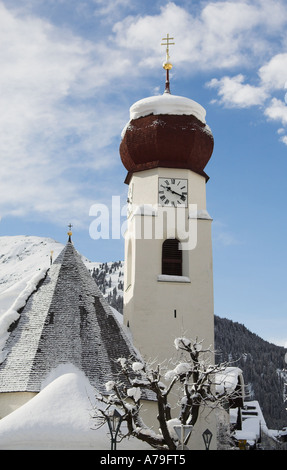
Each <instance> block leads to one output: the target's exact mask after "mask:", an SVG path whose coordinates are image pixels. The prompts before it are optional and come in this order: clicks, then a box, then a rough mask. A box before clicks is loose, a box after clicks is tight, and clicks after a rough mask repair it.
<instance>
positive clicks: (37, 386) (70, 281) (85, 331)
mask: <svg viewBox="0 0 287 470" xmlns="http://www.w3.org/2000/svg"><path fill="white" fill-rule="evenodd" d="M5 349H6V352H7V356H6V359H5V361H4V362H3V363H2V364H1V365H0V392H20V391H21V392H22V391H29V392H39V391H40V390H41V384H42V382H43V380H44V379H45V378H46V377H47V375H48V374H49V372H50V371H52V370H53V369H54V368H56V367H57V366H59V365H60V364H73V365H75V366H76V367H78V368H79V369H80V370H82V371H83V372H84V373H85V374H86V376H87V377H88V378H89V380H90V382H91V384H92V385H94V386H95V387H96V388H97V389H98V391H100V392H104V391H105V389H104V384H105V382H107V381H108V380H110V379H111V378H112V377H114V374H115V373H117V372H118V368H117V364H116V359H117V358H118V357H126V358H127V357H130V356H134V357H136V356H137V353H136V351H135V350H134V349H133V347H132V345H131V343H130V341H129V339H128V336H126V334H125V332H124V330H123V329H122V326H121V325H120V324H119V323H118V321H117V320H116V318H115V316H114V314H113V312H112V310H111V308H110V307H109V305H108V304H107V302H106V301H105V299H104V297H103V295H102V293H101V292H100V290H99V288H98V287H97V285H96V283H95V281H94V280H93V278H92V277H91V275H90V273H89V271H88V269H87V268H86V266H85V264H84V263H83V261H82V259H81V256H80V255H79V254H78V253H77V251H76V250H75V248H74V246H73V244H72V243H71V241H70V240H69V241H68V243H67V245H66V246H65V248H64V249H63V250H62V252H61V253H60V255H59V256H58V258H57V259H56V260H55V261H54V263H53V264H52V266H51V267H50V268H49V270H48V271H47V274H46V277H45V279H44V280H42V281H41V283H40V284H39V285H38V287H37V290H36V291H35V292H34V293H33V294H32V295H31V297H30V298H29V299H28V301H27V303H26V306H25V307H24V309H23V311H22V312H21V315H20V318H19V320H18V321H17V323H16V324H14V325H13V330H12V332H11V334H10V336H9V338H8V340H7V343H6V346H5Z"/></svg>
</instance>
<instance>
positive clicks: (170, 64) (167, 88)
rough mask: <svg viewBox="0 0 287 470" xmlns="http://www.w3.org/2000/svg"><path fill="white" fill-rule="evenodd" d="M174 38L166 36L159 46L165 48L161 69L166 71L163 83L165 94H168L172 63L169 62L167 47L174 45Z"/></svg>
mask: <svg viewBox="0 0 287 470" xmlns="http://www.w3.org/2000/svg"><path fill="white" fill-rule="evenodd" d="M173 39H174V38H170V37H169V34H167V35H166V38H162V41H166V42H162V43H161V45H162V46H166V61H165V62H164V63H163V68H164V69H165V70H166V82H165V90H164V92H165V93H170V86H169V71H170V70H171V69H172V63H171V62H170V55H169V46H172V45H174V44H175V43H174V42H170V41H172V40H173Z"/></svg>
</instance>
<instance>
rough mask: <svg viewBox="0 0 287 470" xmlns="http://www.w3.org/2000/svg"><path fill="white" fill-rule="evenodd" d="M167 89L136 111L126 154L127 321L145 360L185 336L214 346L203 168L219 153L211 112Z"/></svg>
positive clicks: (165, 352) (165, 353)
mask: <svg viewBox="0 0 287 470" xmlns="http://www.w3.org/2000/svg"><path fill="white" fill-rule="evenodd" d="M170 39H172V38H169V36H167V38H165V40H166V43H165V44H164V45H166V46H167V59H166V62H165V63H164V65H163V66H164V68H165V70H166V88H165V92H164V94H163V95H161V96H152V97H148V98H145V99H142V100H140V101H138V102H136V103H135V104H133V105H132V106H131V108H130V121H129V122H128V124H127V125H126V127H125V129H124V130H123V133H122V141H121V144H120V156H121V159H122V163H123V165H124V166H125V168H126V170H127V172H128V173H127V177H126V180H125V182H126V183H127V184H128V185H129V189H128V206H129V207H128V217H127V231H126V234H125V268H126V272H125V292H124V323H125V324H126V325H127V326H128V327H129V328H130V331H131V333H132V337H133V343H134V345H135V346H136V347H137V348H138V349H139V351H140V353H141V354H142V355H143V357H145V359H155V358H157V359H158V360H159V361H163V360H165V359H169V358H171V357H172V356H174V353H175V349H174V345H173V342H174V339H175V338H176V337H179V336H185V337H188V338H190V339H194V340H195V339H196V338H198V340H203V345H204V347H209V346H211V347H213V343H214V324H213V269H212V244H211V222H212V220H211V217H210V216H209V214H208V212H207V208H206V183H207V181H208V176H207V175H206V173H205V171H204V168H205V166H206V164H207V163H208V161H209V159H210V157H211V155H212V151H213V136H212V133H211V130H210V128H209V127H208V125H207V124H206V121H205V115H206V112H205V109H204V108H203V107H202V106H201V105H200V104H198V103H196V102H195V101H193V100H191V99H189V98H185V97H180V96H174V95H172V94H171V93H170V84H169V70H170V69H171V67H172V65H171V63H170V61H169V45H170V42H169V41H170Z"/></svg>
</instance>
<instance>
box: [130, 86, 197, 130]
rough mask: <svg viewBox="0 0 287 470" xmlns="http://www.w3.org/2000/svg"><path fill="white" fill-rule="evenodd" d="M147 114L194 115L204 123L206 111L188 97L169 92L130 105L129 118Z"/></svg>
mask: <svg viewBox="0 0 287 470" xmlns="http://www.w3.org/2000/svg"><path fill="white" fill-rule="evenodd" d="M149 114H155V115H157V114H173V115H183V114H186V115H192V116H195V117H196V118H197V119H199V120H200V121H201V122H203V124H205V123H206V121H205V116H206V111H205V109H204V108H203V107H202V106H201V105H200V104H198V103H196V101H193V100H191V99H189V98H185V97H183V96H175V95H170V94H169V93H164V94H163V95H159V96H150V97H148V98H144V99H142V100H139V101H137V102H136V103H134V104H133V105H132V106H131V107H130V120H132V119H138V118H140V117H144V116H148V115H149Z"/></svg>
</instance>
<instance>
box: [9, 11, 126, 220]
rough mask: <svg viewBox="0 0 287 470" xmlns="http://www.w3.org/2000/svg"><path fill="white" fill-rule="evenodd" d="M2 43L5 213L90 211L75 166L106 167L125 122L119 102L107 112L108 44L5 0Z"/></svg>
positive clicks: (52, 215)
mask: <svg viewBox="0 0 287 470" xmlns="http://www.w3.org/2000/svg"><path fill="white" fill-rule="evenodd" d="M22 13H23V12H22ZM0 44H1V46H0V68H1V74H0V90H1V92H0V109H1V113H0V162H1V172H0V186H1V201H0V213H1V214H2V216H3V215H7V214H15V215H17V214H18V215H21V216H24V215H25V214H27V213H32V212H34V213H35V212H38V213H39V214H41V213H42V214H45V217H47V218H49V219H51V220H53V221H55V220H56V218H58V219H59V220H60V219H61V218H62V217H63V214H64V213H65V214H67V213H69V214H71V216H74V217H78V216H79V213H80V210H81V212H82V213H83V214H84V213H85V214H88V211H89V205H90V203H91V200H92V199H91V196H90V195H89V191H88V185H87V183H86V182H85V181H84V179H83V178H82V179H81V178H79V179H78V181H77V180H76V178H75V176H73V177H71V169H73V168H74V169H75V170H76V171H75V173H76V174H77V176H80V175H81V173H82V174H84V172H85V171H89V170H90V171H96V170H98V169H101V168H106V167H107V166H108V165H109V163H110V162H111V161H112V159H113V155H109V154H108V152H107V150H106V147H107V146H109V145H110V144H111V142H112V141H113V139H114V138H115V136H118V134H119V129H120V128H121V125H122V123H123V112H122V111H121V110H120V109H117V106H116V105H115V106H114V108H113V112H112V113H111V114H110V113H109V114H108V113H107V112H106V106H105V102H104V96H105V89H104V88H102V87H103V83H104V84H105V86H106V85H107V83H108V79H107V75H106V74H108V73H109V71H110V68H111V66H110V64H109V61H108V60H107V58H106V59H105V62H106V67H102V68H101V70H100V73H99V72H98V67H99V62H100V61H103V60H104V59H103V57H104V55H105V53H106V51H104V47H102V49H101V50H98V49H97V48H96V46H95V45H94V44H93V43H91V42H89V41H86V40H84V39H81V38H80V37H77V36H75V35H72V34H71V33H69V32H68V31H67V30H65V29H63V30H59V29H58V28H56V27H55V26H53V25H52V24H51V23H49V22H47V21H44V20H42V19H39V18H37V17H33V16H23V14H21V16H17V15H16V14H15V13H12V12H11V11H9V10H8V9H7V8H5V7H4V5H3V4H1V3H0ZM95 57H97V58H98V57H99V59H98V60H95ZM115 63H116V61H115ZM117 73H121V71H120V70H119V68H118V69H117ZM96 88H100V89H101V94H100V96H99V99H98V100H97V101H96V99H95V89H96ZM67 144H68V145H67Z"/></svg>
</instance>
